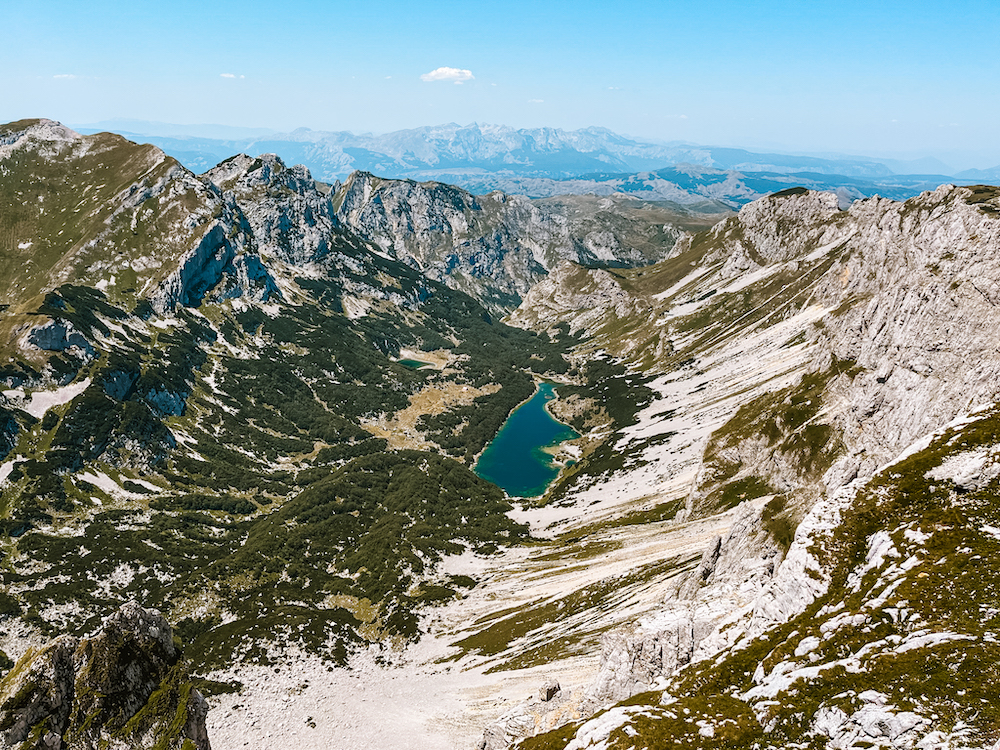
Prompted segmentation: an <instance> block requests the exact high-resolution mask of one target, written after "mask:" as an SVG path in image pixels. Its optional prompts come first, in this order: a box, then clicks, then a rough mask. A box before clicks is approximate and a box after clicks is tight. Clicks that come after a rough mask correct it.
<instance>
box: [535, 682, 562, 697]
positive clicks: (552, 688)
mask: <svg viewBox="0 0 1000 750" xmlns="http://www.w3.org/2000/svg"><path fill="white" fill-rule="evenodd" d="M559 690H560V688H559V683H558V682H556V681H555V680H546V681H545V682H543V683H542V686H541V687H540V688H538V700H540V701H550V700H552V699H553V698H555V697H556V695H557V694H558V693H559Z"/></svg>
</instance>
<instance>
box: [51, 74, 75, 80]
mask: <svg viewBox="0 0 1000 750" xmlns="http://www.w3.org/2000/svg"><path fill="white" fill-rule="evenodd" d="M52 77H53V78H58V79H59V80H62V81H72V80H73V79H74V78H76V76H75V75H73V74H72V73H60V74H59V75H54V76H52Z"/></svg>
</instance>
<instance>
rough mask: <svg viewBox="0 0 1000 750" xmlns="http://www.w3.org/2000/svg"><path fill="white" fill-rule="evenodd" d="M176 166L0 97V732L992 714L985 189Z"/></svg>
mask: <svg viewBox="0 0 1000 750" xmlns="http://www.w3.org/2000/svg"><path fill="white" fill-rule="evenodd" d="M590 135H592V136H593V137H595V138H596V137H597V136H598V135H599V134H595V133H591V134H590ZM581 137H582V136H581ZM623 158H624V157H623ZM629 158H632V157H629ZM200 171H201V174H195V173H194V172H192V171H191V170H189V169H188V168H186V167H185V166H183V165H182V164H181V163H179V162H178V161H177V160H176V159H174V158H172V157H171V156H168V155H167V154H165V153H164V152H163V151H161V150H160V149H159V148H157V147H155V146H153V145H149V144H146V145H141V144H137V143H134V142H130V141H128V140H126V139H125V138H123V137H121V136H117V135H112V134H109V133H99V134H92V135H80V134H78V133H76V132H73V131H71V130H69V129H67V128H65V127H63V126H61V125H59V124H58V123H55V122H52V121H47V120H25V121H19V122H15V123H10V124H8V125H4V126H0V259H2V260H0V268H2V274H0V295H2V299H0V347H2V348H3V350H4V357H5V362H6V364H5V365H4V367H3V369H2V370H0V379H2V380H3V384H2V398H0V519H2V524H3V525H2V529H0V531H2V534H3V537H2V539H0V545H2V549H3V561H4V562H3V574H2V575H3V589H2V591H0V623H2V627H0V649H2V652H0V669H2V670H3V676H2V677H0V746H2V747H31V748H35V747H38V748H43V747H46V748H47V747H56V748H58V747H98V746H100V747H122V748H125V747H128V748H133V747H149V746H157V747H171V748H175V747H176V748H181V747H184V748H190V747H196V748H199V749H200V748H207V747H208V744H209V736H210V737H211V744H212V745H213V746H214V747H216V748H217V750H218V748H228V747H242V746H244V745H247V744H249V745H251V746H255V747H260V748H272V747H274V748H278V747H288V746H289V745H296V746H301V747H329V746H354V747H365V746H371V747H375V746H378V747H386V748H394V747H395V748H403V747H426V748H443V747H479V748H482V749H483V750H498V749H499V748H506V747H509V746H511V745H514V744H517V746H518V747H522V748H529V749H530V748H569V749H572V750H584V749H586V748H593V749H594V750H596V749H597V748H602V749H603V750H607V749H608V748H621V749H622V750H625V748H634V747H649V748H652V747H668V746H672V745H674V744H677V745H685V746H691V747H719V746H725V747H742V748H769V747H774V748H779V747H789V746H805V747H838V748H839V747H844V748H846V747H851V746H854V747H873V746H877V747H892V748H918V747H919V748H925V747H968V748H990V747H994V746H995V744H996V743H997V742H998V740H1000V713H998V708H997V706H996V701H995V696H996V694H997V692H998V690H1000V671H998V669H997V667H996V664H998V663H1000V660H998V658H997V656H998V654H997V653H996V651H997V643H998V641H997V638H998V635H997V634H998V626H1000V594H998V592H997V590H996V587H995V585H994V580H995V578H996V574H997V571H996V566H995V563H994V561H995V560H996V559H997V555H998V553H1000V531H998V529H1000V489H998V488H1000V484H998V481H1000V453H998V449H997V446H998V445H1000V407H998V402H1000V356H998V353H997V349H996V336H995V332H996V330H997V327H998V325H1000V312H998V306H1000V263H998V262H997V258H998V257H1000V253H998V250H1000V189H998V188H996V187H991V186H987V185H977V186H961V185H958V186H956V185H942V186H940V187H936V188H935V189H934V190H932V191H925V192H923V193H920V194H919V195H916V196H913V197H908V198H907V199H906V200H905V201H904V200H893V199H892V198H890V197H885V196H880V197H858V196H853V195H850V194H845V193H844V192H843V191H841V192H840V193H839V194H838V193H836V192H825V191H818V190H815V189H811V188H812V187H814V185H806V186H803V185H793V186H791V187H789V185H790V184H793V183H794V180H795V177H794V176H789V177H788V179H789V180H791V181H792V182H790V183H783V189H781V190H780V191H779V192H776V193H773V194H770V195H765V196H763V197H757V198H753V196H752V195H750V194H745V195H744V198H745V200H743V199H741V200H740V204H741V205H740V207H739V209H738V211H734V210H732V207H730V206H729V205H726V204H724V203H721V202H719V201H718V200H710V199H708V198H707V197H703V198H701V199H699V200H700V202H698V203H694V202H692V201H691V200H684V201H680V200H673V201H672V202H669V200H670V199H667V200H665V199H664V196H663V194H657V193H655V192H654V191H653V190H650V189H644V188H642V187H640V185H643V184H648V185H655V184H658V183H656V182H655V181H656V180H662V181H664V182H666V181H668V180H667V179H666V177H665V175H664V174H662V172H663V170H654V172H650V173H649V174H648V175H647V176H646V177H636V178H635V179H632V178H630V177H628V176H622V175H619V176H617V177H616V176H614V175H613V174H611V173H609V172H603V173H602V174H603V175H604V177H602V179H604V180H606V181H618V182H617V183H616V188H622V189H615V190H614V191H612V193H611V194H610V195H607V196H600V195H569V196H561V197H549V198H545V199H535V200H531V199H529V198H527V197H523V196H517V195H507V194H505V193H502V192H493V193H490V194H488V195H476V194H474V193H473V192H469V191H467V190H464V189H462V188H460V187H456V186H453V185H447V184H442V183H437V182H428V181H424V182H417V181H415V180H412V179H388V178H386V177H385V176H374V175H373V174H371V173H370V172H365V171H359V172H355V173H351V174H349V175H346V176H345V177H344V178H343V179H342V180H337V181H335V182H333V183H330V182H328V181H326V180H322V179H321V180H317V179H315V178H314V176H313V175H312V174H311V173H310V171H309V170H308V169H307V168H306V167H304V166H289V165H288V164H287V163H286V162H285V161H284V160H283V159H282V158H280V157H278V156H275V155H274V154H261V155H259V156H251V155H246V154H238V155H235V156H227V158H226V159H225V160H223V161H221V162H220V163H218V164H216V165H214V166H212V167H211V168H207V169H203V170H200ZM688 171H694V170H688ZM677 172H678V173H681V172H683V170H677ZM672 174H673V173H671V175H672ZM715 174H716V172H714V171H713V170H708V169H700V170H697V172H696V175H695V176H692V175H690V174H688V175H687V177H688V178H689V179H695V177H697V176H699V175H700V176H701V177H705V176H706V175H708V176H710V177H711V176H713V175H715ZM673 176H677V175H673ZM539 179H542V178H539ZM545 179H549V178H545ZM677 179H680V177H679V176H677ZM706 179H707V178H706ZM629 187H634V189H625V188H629ZM751 198H753V199H751ZM414 363H416V365H417V367H414V366H413V364H414ZM541 380H544V381H548V382H552V383H556V384H557V385H558V387H557V394H558V398H557V399H555V400H554V401H552V402H550V404H549V407H548V408H549V411H550V413H551V414H553V415H554V416H555V417H557V418H559V419H560V420H561V421H563V422H565V423H567V424H569V425H571V426H572V427H573V428H574V430H575V431H576V433H578V434H579V437H578V438H575V439H573V440H572V441H569V443H567V444H565V445H563V446H562V447H561V448H560V449H559V456H560V460H562V470H561V472H560V474H559V476H558V478H557V479H556V480H555V481H554V482H553V483H552V484H551V485H550V486H549V488H548V489H547V491H546V492H545V494H544V495H542V496H541V497H539V498H516V497H510V496H508V495H506V494H505V493H504V492H503V491H502V490H500V489H499V488H497V487H496V486H494V485H492V484H490V483H489V482H486V481H485V480H483V479H482V478H480V477H479V476H477V474H476V473H475V470H474V469H475V465H476V458H477V456H478V455H479V453H480V452H481V451H482V450H483V448H484V447H485V446H486V445H488V444H489V443H490V442H491V441H492V440H493V438H494V436H495V435H496V434H497V433H498V431H499V430H500V429H501V428H502V425H503V424H504V422H505V420H506V419H507V417H508V415H509V414H510V413H511V412H512V411H513V410H514V409H515V408H517V406H518V405H519V404H521V403H523V402H524V401H525V400H526V399H528V398H529V397H531V395H532V393H533V392H534V391H535V389H536V383H537V382H538V381H541ZM153 610H157V611H156V612H154V611H153ZM126 677H127V679H126ZM526 695H527V696H528V697H527V698H526V697H525V696H526ZM386 717H389V719H388V720H387V718H386Z"/></svg>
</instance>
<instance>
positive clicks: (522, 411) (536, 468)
mask: <svg viewBox="0 0 1000 750" xmlns="http://www.w3.org/2000/svg"><path fill="white" fill-rule="evenodd" d="M555 397H556V394H555V386H554V385H553V384H552V383H542V384H540V385H539V386H538V390H537V391H536V392H535V395H534V396H532V397H531V398H530V399H528V400H527V401H525V402H524V403H523V404H521V406H519V407H518V408H517V409H515V410H514V411H513V413H512V414H511V415H510V416H509V417H507V421H506V422H504V424H503V427H501V428H500V432H498V433H497V436H496V437H495V438H493V442H491V443H490V444H489V445H488V446H486V450H484V451H483V453H482V455H481V456H480V457H479V460H478V461H477V462H476V465H475V467H474V470H475V472H476V474H478V475H479V476H480V477H482V478H483V479H485V480H487V481H489V482H493V484H495V485H497V486H498V487H501V488H503V489H504V490H506V491H507V493H508V494H510V495H512V496H515V497H538V496H539V495H541V494H542V493H544V492H545V489H546V488H547V487H548V486H549V484H551V482H552V480H554V479H555V478H556V477H557V476H558V475H559V469H560V468H561V466H560V465H559V464H557V463H556V462H555V461H554V460H553V455H552V452H551V451H550V450H546V449H551V448H553V447H554V446H557V445H559V444H560V443H562V442H564V441H566V440H572V439H574V438H578V437H580V435H579V434H578V433H577V432H576V431H575V430H573V429H572V428H571V427H568V426H566V425H564V424H563V423H562V422H559V421H556V420H555V419H553V418H552V415H550V414H549V412H548V410H547V409H546V408H545V404H547V403H548V402H549V401H551V400H552V399H554V398H555Z"/></svg>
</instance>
